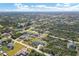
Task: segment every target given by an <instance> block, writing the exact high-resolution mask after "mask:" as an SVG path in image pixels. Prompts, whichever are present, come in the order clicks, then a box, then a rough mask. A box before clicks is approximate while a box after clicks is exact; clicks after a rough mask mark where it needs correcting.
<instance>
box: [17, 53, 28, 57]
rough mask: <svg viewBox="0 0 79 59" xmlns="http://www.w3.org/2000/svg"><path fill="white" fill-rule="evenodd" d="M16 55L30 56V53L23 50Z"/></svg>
mask: <svg viewBox="0 0 79 59" xmlns="http://www.w3.org/2000/svg"><path fill="white" fill-rule="evenodd" d="M16 56H28V53H27V52H21V53H19V54H18V55H16Z"/></svg>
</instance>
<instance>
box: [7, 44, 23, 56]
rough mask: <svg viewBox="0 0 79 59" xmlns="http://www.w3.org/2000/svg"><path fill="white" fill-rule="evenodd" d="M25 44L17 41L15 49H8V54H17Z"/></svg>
mask: <svg viewBox="0 0 79 59" xmlns="http://www.w3.org/2000/svg"><path fill="white" fill-rule="evenodd" d="M23 47H24V46H23V45H21V44H19V43H15V46H14V49H13V50H10V51H8V52H7V53H8V55H9V56H13V55H15V54H16V53H17V52H18V51H19V50H20V49H22V48H23Z"/></svg>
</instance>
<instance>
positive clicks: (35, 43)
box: [32, 41, 47, 46]
mask: <svg viewBox="0 0 79 59" xmlns="http://www.w3.org/2000/svg"><path fill="white" fill-rule="evenodd" d="M32 45H34V46H38V45H42V46H46V45H47V43H46V42H43V41H34V42H32Z"/></svg>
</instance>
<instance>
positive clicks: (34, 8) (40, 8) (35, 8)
mask: <svg viewBox="0 0 79 59" xmlns="http://www.w3.org/2000/svg"><path fill="white" fill-rule="evenodd" d="M14 6H15V7H16V9H11V10H9V9H6V10H5V11H50V12H51V11H79V8H78V7H79V4H77V5H75V6H70V4H69V3H67V4H63V6H62V5H61V4H60V3H57V5H56V6H47V5H31V6H28V5H25V4H21V3H19V4H18V3H17V4H14ZM59 6H62V7H59Z"/></svg>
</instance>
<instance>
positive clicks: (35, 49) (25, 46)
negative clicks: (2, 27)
mask: <svg viewBox="0 0 79 59" xmlns="http://www.w3.org/2000/svg"><path fill="white" fill-rule="evenodd" d="M12 40H13V41H14V42H17V43H19V44H21V45H23V46H25V47H27V48H31V49H33V50H35V51H37V52H39V53H41V54H44V55H46V56H50V54H47V53H45V52H42V51H40V50H38V49H36V48H34V47H32V46H29V45H26V44H24V43H22V42H18V41H17V40H14V39H12Z"/></svg>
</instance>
